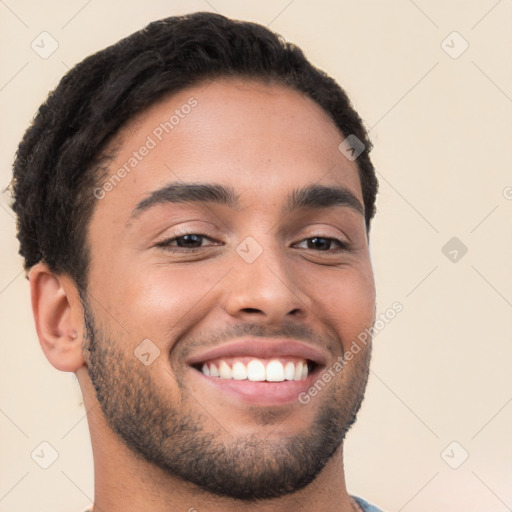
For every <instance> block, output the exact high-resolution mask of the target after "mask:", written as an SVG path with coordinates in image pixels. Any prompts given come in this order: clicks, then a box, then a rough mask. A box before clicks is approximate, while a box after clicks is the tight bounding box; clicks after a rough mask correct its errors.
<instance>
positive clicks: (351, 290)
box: [308, 266, 375, 349]
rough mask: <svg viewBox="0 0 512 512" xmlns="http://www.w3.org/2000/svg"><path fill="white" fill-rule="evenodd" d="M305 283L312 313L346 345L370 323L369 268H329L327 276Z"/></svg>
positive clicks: (372, 300)
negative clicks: (310, 300) (307, 287)
mask: <svg viewBox="0 0 512 512" xmlns="http://www.w3.org/2000/svg"><path fill="white" fill-rule="evenodd" d="M308 285H309V290H310V292H309V293H310V297H311V299H312V306H313V307H312V309H313V312H314V313H315V316H316V317H318V318H320V320H321V321H322V322H324V323H325V324H326V325H328V326H330V327H331V328H332V329H334V330H335V331H336V333H337V334H338V335H339V337H340V338H341V340H342V341H343V343H344V344H347V345H348V346H349V345H350V343H351V342H352V340H354V339H356V338H357V336H358V335H359V334H360V333H362V332H364V331H365V329H369V328H370V327H371V326H372V324H373V320H374V315H375V284H374V280H373V273H372V270H371V267H369V266H361V267H360V268H357V269H355V268H347V269H342V268H340V269H336V270H334V269H330V270H329V274H328V276H326V277H325V278H322V277H320V276H316V279H311V280H310V282H309V283H308ZM346 348H347V347H344V349H346Z"/></svg>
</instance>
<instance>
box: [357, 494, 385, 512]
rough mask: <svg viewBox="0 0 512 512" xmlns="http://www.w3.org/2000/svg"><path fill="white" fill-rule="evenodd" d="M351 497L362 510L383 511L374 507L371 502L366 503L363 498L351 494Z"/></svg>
mask: <svg viewBox="0 0 512 512" xmlns="http://www.w3.org/2000/svg"><path fill="white" fill-rule="evenodd" d="M352 498H354V500H356V502H357V504H358V505H359V506H360V507H361V509H362V510H363V512H383V510H381V509H380V508H378V507H376V506H375V505H372V504H371V503H368V502H367V501H365V500H363V498H358V497H357V496H352Z"/></svg>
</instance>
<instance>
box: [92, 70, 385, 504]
mask: <svg viewBox="0 0 512 512" xmlns="http://www.w3.org/2000/svg"><path fill="white" fill-rule="evenodd" d="M186 105H188V106H186ZM171 116H174V117H173V118H171ZM166 122H167V123H168V124H167V125H165V123H166ZM161 123H163V124H161ZM164 127H165V128H164ZM347 135H348V134H347ZM342 140H343V136H342V135H341V134H340V132H339V131H338V130H337V129H336V127H335V126H334V124H333V123H332V121H331V120H330V118H329V117H328V115H327V114H326V113H325V112H324V111H323V110H322V109H321V108H320V107H319V106H318V105H316V104H315V103H314V102H313V101H311V100H309V99H307V98H306V97H304V96H302V95H301V94H299V93H297V92H295V91H293V90H291V89H289V88H285V87H282V86H276V85H273V86H270V85H263V84H259V83H254V82H253V83H247V82H246V83H243V82H241V81H234V80H231V81H229V80H217V81H214V82H212V83H210V84H209V85H207V86H206V85H205V84H203V85H202V86H197V87H193V88H189V89H186V90H183V91H181V92H180V93H178V94H176V95H174V96H172V97H171V98H168V99H165V100H163V101H161V102H159V103H158V104H156V105H154V106H153V107H151V108H150V109H149V110H147V111H146V112H144V113H143V114H142V115H141V116H139V118H138V119H137V120H136V122H131V123H130V124H129V125H128V127H127V129H126V130H124V133H123V139H122V146H121V151H120V152H119V154H118V155H117V157H116V159H115V161H114V162H112V164H111V165H110V172H109V176H112V175H113V174H117V176H118V177H120V179H116V180H115V181H113V183H115V186H113V187H109V186H108V185H107V186H104V187H103V188H102V191H100V192H98V190H97V192H96V194H97V196H98V197H101V199H98V200H97V203H96V205H95V211H94V215H93V218H92V220H91V224H90V227H89V233H88V239H89V243H90V249H91V255H92V260H91V266H90V273H89V281H88V290H87V291H88V295H87V297H88V299H87V302H86V304H85V306H86V325H87V331H88V337H89V342H90V350H91V351H90V353H89V354H87V352H86V354H87V355H86V363H87V366H88V369H89V374H90V377H91V380H92V383H93V385H94V387H95V389H96V392H97V398H98V401H99V403H100V405H101V408H102V411H103V414H104V415H105V418H106V420H107V421H108V423H109V425H110V427H111V428H112V430H113V431H114V432H116V433H117V435H118V436H119V437H120V438H121V439H122V441H123V442H124V443H125V444H127V445H128V446H129V447H130V448H131V449H132V450H133V451H134V452H135V453H136V454H139V455H142V456H143V457H144V458H145V459H146V460H148V461H150V462H152V463H154V464H156V465H157V466H159V467H160V468H162V469H164V470H165V471H167V472H168V473H169V474H170V475H173V476H176V477H179V478H182V479H184V480H188V481H190V482H193V483H195V484H197V485H199V486H200V487H202V488H203V489H205V490H208V491H210V492H213V493H216V494H220V495H224V496H230V497H233V498H241V499H258V498H269V497H276V496H280V495H283V494H286V493H289V492H293V491H296V490H298V489H300V488H302V487H304V486H305V485H307V484H308V483H310V482H311V481H312V480H313V479H314V478H315V476H317V475H318V473H319V472H320V471H321V469H322V468H323V467H324V466H325V464H326V463H327V461H328V460H329V458H330V457H331V456H332V455H333V454H334V453H335V452H336V450H337V449H338V448H339V447H340V445H341V442H342V440H343V437H344V435H345V433H346V431H347V430H348V429H349V427H350V425H351V424H352V423H353V421H354V419H355V414H356V412H357V410H358V409H359V406H360V404H361V401H362V398H363V394H364V389H365V386H366V381H367V376H368V364H369V359H370V345H369V344H368V345H367V346H366V347H363V349H362V350H361V352H359V353H358V354H357V355H355V356H354V358H353V359H352V360H350V361H349V362H347V363H346V364H345V366H344V367H343V370H341V371H333V368H334V366H333V365H335V362H336V361H337V360H338V358H339V357H340V356H342V354H344V352H345V351H346V350H348V348H349V347H350V344H351V343H352V341H353V340H354V339H356V337H357V335H358V334H359V333H361V332H363V331H364V330H365V329H368V328H370V327H371V326H372V324H373V320H374V307H375V293H374V282H373V275H372V269H371V264H370V258H369V251H368V244H367V234H366V229H365V221H364V215H363V214H362V212H361V211H358V210H359V209H358V206H357V205H358V203H360V204H361V205H362V204H363V200H362V193H361V186H360V182H359V178H358V172H357V167H356V163H355V162H351V161H349V160H347V159H346V158H345V157H344V156H343V155H342V154H341V153H340V152H339V151H338V146H339V144H340V142H341V141H342ZM141 147H146V148H147V150H141V149H140V148H141ZM134 151H136V152H137V154H136V155H134ZM130 158H132V160H130ZM125 164H126V165H125ZM123 166H125V167H124V169H125V172H118V169H120V168H122V167H123ZM103 183H104V182H103ZM191 184H194V185H196V187H195V188H192V189H191V188H190V187H189V185H191ZM199 184H203V185H205V186H203V187H198V186H197V185H199ZM173 187H174V188H173ZM178 187H180V189H178ZM187 187H188V188H187ZM208 187H213V190H212V189H211V188H208ZM221 187H222V188H226V189H227V190H228V193H225V192H224V191H223V190H222V189H221ZM109 189H110V190H109ZM329 189H331V190H329ZM104 191H107V193H105V194H104V193H103V192H104ZM185 199H187V200H185ZM144 340H146V341H144ZM141 344H142V345H141ZM305 367H307V368H308V369H307V370H306V369H305ZM329 369H330V371H331V375H332V373H334V374H335V377H334V378H331V379H330V380H329V382H327V383H326V380H323V381H322V376H323V375H324V374H325V373H326V372H327V371H328V370H329ZM219 373H220V376H217V375H218V374H219ZM261 379H264V380H261ZM318 380H320V381H322V385H321V386H319V385H317V387H318V388H321V390H320V391H319V392H318V393H317V395H316V396H314V397H312V398H311V400H310V401H309V403H308V404H307V405H304V404H303V403H301V401H299V400H298V397H299V395H300V394H301V393H304V392H307V390H308V389H309V388H311V386H313V385H314V384H315V382H317V381H318ZM302 396H303V395H302Z"/></svg>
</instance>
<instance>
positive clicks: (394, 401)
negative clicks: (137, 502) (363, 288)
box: [0, 0, 512, 512]
mask: <svg viewBox="0 0 512 512" xmlns="http://www.w3.org/2000/svg"><path fill="white" fill-rule="evenodd" d="M197 10H207V11H214V10H216V11H218V12H220V13H222V14H226V15H228V16H232V17H236V18H241V19H247V20H253V21H256V22H259V23H262V24H265V25H269V26H270V28H272V29H273V30H275V31H277V32H279V33H281V34H283V35H284V36H285V37H286V38H287V39H288V40H291V41H293V42H295V43H297V44H298V45H299V46H301V47H302V48H303V49H304V51H305V52H306V54H307V55H308V57H309V58H310V59H311V60H312V61H313V62H314V63H315V64H316V65H318V66H319V67H322V68H324V69H325V70H326V71H327V72H328V73H330V74H331V75H333V76H334V78H336V79H337V80H338V81H339V82H340V83H341V85H342V86H343V87H345V88H346V89H347V91H348V93H349V95H350V96H351V98H352V99H353V101H354V103H355V105H356V108H357V109H358V110H359V112H360V113H361V115H362V116H363V118H364V119H365V121H366V123H367V125H368V127H369V128H370V135H371V138H372V139H373V141H374V144H375V150H374V153H373V159H374V163H375V165H376V167H377V169H378V172H379V177H380V184H381V185H380V186H381V189H380V190H381V193H380V197H379V200H378V207H379V213H378V216H377V220H376V221H375V223H374V226H373V233H372V237H373V239H372V257H373V262H374V268H375V274H376V280H377V287H378V305H379V311H380V312H384V311H385V310H386V309H388V308H389V307H390V306H391V304H392V303H393V302H395V301H399V302H400V303H401V304H402V305H403V308H404V309H403V311H402V312H401V313H400V314H399V315H397V316H396V318H395V319H394V320H393V321H391V322H390V323H389V324H388V325H387V326H386V327H385V329H383V330H382V331H381V332H380V333H379V335H378V336H377V337H376V339H375V350H374V360H373V367H372V368H373V372H372V375H371V379H370V383H369V387H368V391H367V398H366V400H365V403H364V405H363V408H362V410H361V412H360V415H359V420H358V422H357V424H356V426H355V427H354V428H353V430H352V431H351V433H350V434H349V436H348V439H347V443H346V473H347V479H348V487H349V491H351V492H352V493H355V494H359V495H361V496H363V497H365V498H367V499H368V500H370V501H374V502H376V503H377V504H379V505H380V506H381V507H382V508H384V509H385V510H386V511H404V512H413V511H415V512H427V511H428V512H430V511H432V510H442V511H461V510H464V511H465V512H471V511H475V512H476V511H478V512H481V511H484V510H485V511H496V512H502V511H503V512H504V511H507V510H512V485H511V483H512V378H511V371H510V366H511V359H512V343H511V342H512V334H511V332H512V329H511V327H512V321H511V319H512V315H511V313H512V309H511V308H512V265H511V262H512V229H511V220H512V173H511V163H512V143H511V140H512V122H511V120H512V99H511V98H512V66H511V55H510V50H511V48H512V31H511V30H510V27H511V26H512V23H511V22H512V2H511V1H510V0H502V1H496V0H481V1H472V2H469V1H466V2H462V1H455V0H450V1H441V0H438V1H436V2H434V1H430V2H428V1H426V0H415V1H412V0H393V1H388V2H381V1H377V0H375V1H354V0H343V1H316V2H307V1H306V0H294V1H291V2H290V1H289V0H284V1H283V0H280V1H268V0H267V1H245V2H236V1H228V0H209V1H200V0H197V1H189V2H184V1H181V2H178V1H174V2H173V1H161V0H159V1H157V0H148V1H144V2H136V1H133V0H131V1H125V0H109V1H103V2H100V1H99V0H89V1H88V2H87V1H86V0H70V1H68V2H58V1H56V0H47V1H45V2H34V1H32V2H30V1H24V0H5V1H4V0H2V1H0V20H1V25H0V40H1V58H2V65H1V66H0V105H1V112H2V116H1V128H0V129H1V133H0V143H1V145H2V146H1V153H0V158H1V164H2V165H1V168H0V172H1V176H0V186H1V187H2V189H3V188H4V187H5V186H6V185H7V184H8V182H9V180H10V172H11V164H12V160H13V155H14V153H15V150H16V147H17V144H18V142H19V140H20V138H21V136H22V134H23V132H24V130H25V129H26V127H27V126H28V123H29V121H30V119H31V118H32V116H33V115H34V113H35V111H36V109H37V108H38V106H39V105H40V103H41V102H42V101H43V99H44V98H45V96H46V94H47V92H48V91H49V90H50V89H53V88H54V87H55V86H56V85H57V83H58V81H59V79H60V78H61V76H62V75H63V73H64V72H65V71H66V70H67V69H68V67H71V66H73V65H74V64H75V63H77V62H78V61H80V60H81V59H83V58H84V57H85V56H87V55H88V54H90V53H91V52H93V51H96V50H99V49H101V48H103V47H104V46H106V45H108V44H110V43H113V42H115V41H117V40H118V39H119V38H120V37H122V36H125V35H128V34H130V33H131V32H133V31H135V30H138V29H140V28H142V27H143V26H144V25H145V24H147V23H148V22H150V21H152V20H155V19H157V18H162V17H166V16H169V15H175V14H182V13H186V12H192V11H197ZM43 31H47V32H48V33H49V34H51V36H52V37H53V38H54V39H55V40H56V41H57V42H58V45H59V47H58V49H57V51H55V53H53V54H52V55H51V56H49V57H48V58H47V59H42V58H41V57H40V56H39V55H38V54H37V53H36V52H35V51H33V50H32V48H31V42H32V41H33V40H36V42H37V41H38V40H39V39H37V38H38V36H39V34H40V33H41V32H43ZM454 31H456V32H458V33H459V34H460V36H459V35H457V34H455V35H453V34H452V32H454ZM450 34H452V35H450ZM461 37H462V38H463V39H461ZM443 41H445V42H444V43H442V42H443ZM464 41H467V43H468V44H469V47H468V48H467V50H466V51H465V52H464V53H462V54H461V55H460V56H459V57H458V58H452V57H453V56H456V54H458V53H459V52H460V50H462V49H463V48H464V45H465V43H464ZM48 47H49V46H46V48H48ZM450 54H451V56H450ZM7 204H8V197H7V196H6V194H5V193H2V195H1V201H0V235H1V247H2V250H1V254H0V272H1V274H0V322H1V327H0V329H1V330H0V332H1V336H2V340H1V343H0V362H1V363H0V364H1V373H0V385H1V388H0V389H1V395H0V438H1V440H2V448H1V450H2V457H1V461H2V462H1V468H0V511H2V512H3V511H10V512H21V511H28V510H36V509H37V510H38V511H39V512H50V511H52V512H74V511H76V512H78V511H81V510H83V509H84V508H85V507H86V506H87V505H88V504H89V503H90V501H91V498H92V496H93V494H94V489H93V472H92V456H91V450H90V444H89V437H88V435H89V434H88V430H87V422H86V419H85V410H84V407H83V405H82V404H81V400H80V393H79V390H78V386H77V384H76V382H74V380H75V379H74V375H73V374H67V373H61V372H59V371H57V370H55V369H54V368H53V367H52V366H50V364H49V363H48V362H47V361H46V359H45V358H44V356H43V354H42V351H41V350H40V348H39V345H38V341H37V337H36V334H35V330H34V326H33V320H32V313H31V309H30V304H29V293H28V283H27V281H26V280H25V279H24V277H23V273H22V271H21V268H22V267H21V258H20V257H19V256H18V255H17V250H18V247H17V241H16V239H15V221H14V218H13V215H12V212H11V211H10V209H9V207H8V206H7ZM452 237H457V238H458V240H459V241H460V242H457V243H459V244H460V243H463V244H464V245H465V246H466V247H467V248H468V252H467V254H465V255H464V256H462V257H461V254H462V253H461V252H460V249H457V248H455V250H458V251H459V252H457V253H454V252H452V253H451V254H450V253H449V251H453V248H452V247H450V246H449V247H448V248H447V249H445V252H446V253H447V254H448V256H446V255H445V254H444V253H443V251H442V248H443V247H444V246H445V244H446V243H447V242H448V241H449V240H450V239H451V238H452ZM455 256H457V261H455V262H454V261H451V260H450V259H449V258H454V257H455ZM43 441H46V442H48V443H50V444H51V445H52V446H53V447H54V449H55V450H56V451H57V452H58V458H57V460H56V461H55V462H54V463H53V464H52V465H51V466H50V467H49V468H48V469H42V468H40V467H39V466H38V465H37V464H36V462H34V460H33V459H32V458H31V453H32V452H33V451H34V450H36V453H40V447H39V445H40V443H41V442H43ZM453 441H456V442H457V443H458V444H457V445H451V446H450V447H449V448H448V449H447V450H445V449H446V448H447V447H448V446H449V445H450V443H452V442H453ZM38 447H39V448H38ZM466 451H467V452H468V453H469V458H468V459H467V460H466V461H465V462H464V463H463V464H462V465H461V466H460V467H459V468H458V469H452V468H451V467H450V466H449V464H448V463H450V464H451V465H452V466H455V465H457V464H458V463H460V462H461V460H462V459H463V456H464V454H465V452H466ZM48 453H49V450H48V449H47V451H46V454H48ZM443 453H444V458H443V456H442V454H443Z"/></svg>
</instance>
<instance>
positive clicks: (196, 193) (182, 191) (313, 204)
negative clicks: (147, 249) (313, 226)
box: [130, 182, 364, 219]
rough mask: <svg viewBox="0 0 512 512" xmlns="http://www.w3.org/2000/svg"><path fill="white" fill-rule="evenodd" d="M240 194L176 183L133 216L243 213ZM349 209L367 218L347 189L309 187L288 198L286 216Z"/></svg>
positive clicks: (153, 194)
mask: <svg viewBox="0 0 512 512" xmlns="http://www.w3.org/2000/svg"><path fill="white" fill-rule="evenodd" d="M239 199H240V198H239V196H238V194H236V192H235V190H234V189H233V187H231V186H226V185H220V184H217V183H183V182H173V183H170V184H168V185H166V186H164V187H162V188H159V189H157V190H154V191H153V192H151V193H150V194H149V196H148V197H146V198H144V199H142V200H141V201H140V202H139V203H138V204H137V206H136V207H135V209H134V210H133V212H132V213H131V215H130V219H133V218H136V217H138V216H139V215H140V214H141V213H142V212H144V211H146V210H149V209H150V208H153V207H155V206H157V205H160V204H166V203H195V202H199V203H216V204H221V205H226V206H229V207H230V208H233V209H235V210H238V209H240V200H239ZM333 206H346V207H348V208H351V209H352V210H354V211H356V212H357V213H360V214H361V215H364V207H363V205H362V204H361V202H360V201H359V199H358V198H357V197H356V196H355V195H354V194H353V193H352V192H351V191H350V190H349V189H347V188H345V187H342V186H332V185H309V186H307V187H305V188H301V189H295V190H293V191H292V192H291V193H290V194H289V195H288V197H287V200H286V203H285V206H284V208H283V214H284V215H288V214H290V213H292V212H294V211H295V210H298V209H301V208H318V209H320V208H329V207H333Z"/></svg>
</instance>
